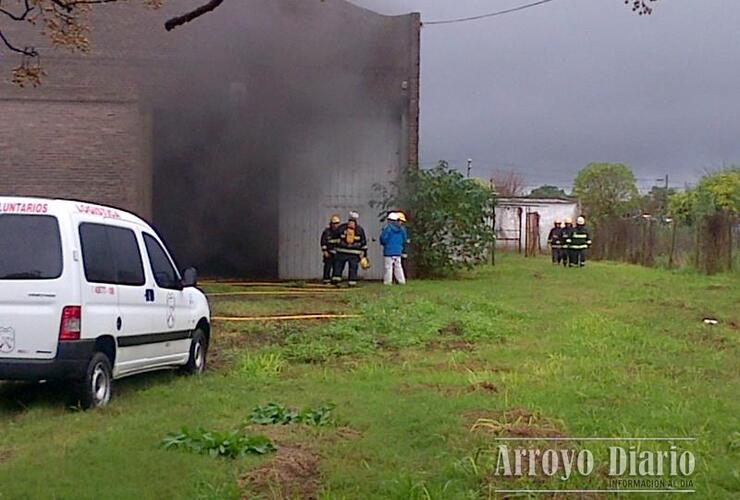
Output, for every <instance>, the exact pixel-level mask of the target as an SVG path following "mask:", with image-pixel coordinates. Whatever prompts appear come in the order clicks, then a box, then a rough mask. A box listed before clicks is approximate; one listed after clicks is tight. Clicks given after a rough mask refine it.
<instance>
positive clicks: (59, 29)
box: [0, 0, 658, 86]
mask: <svg viewBox="0 0 740 500" xmlns="http://www.w3.org/2000/svg"><path fill="white" fill-rule="evenodd" d="M125 1H127V0H0V45H4V46H5V48H6V49H7V50H8V51H10V52H13V53H16V54H20V56H21V62H20V64H19V65H18V66H17V67H16V68H15V69H14V70H13V82H14V83H16V84H17V85H21V86H22V85H25V84H33V85H38V84H40V82H41V77H42V76H43V75H44V70H43V68H42V67H41V66H40V64H39V53H38V51H37V50H36V48H34V47H31V46H28V45H27V44H23V43H21V42H18V41H13V40H10V38H9V37H8V36H7V35H6V33H4V32H3V29H2V28H3V25H2V21H5V22H18V23H29V24H30V25H31V26H33V27H40V29H41V30H42V31H43V32H44V34H46V35H47V36H48V37H49V39H50V40H51V42H52V44H53V45H54V46H59V47H67V48H70V49H72V50H79V51H82V52H86V51H87V50H88V49H89V46H90V41H89V39H88V38H87V35H88V33H89V32H90V19H89V14H90V12H91V9H93V8H101V7H102V6H104V5H106V4H111V3H116V2H125ZM140 1H141V2H142V3H143V4H144V5H147V6H149V7H153V8H158V7H160V6H161V5H162V4H163V3H164V2H165V1H166V0H140ZM202 1H203V3H202V4H201V5H200V6H199V7H197V8H195V9H193V10H191V11H188V12H186V13H184V14H182V15H179V16H175V17H173V18H171V19H169V20H168V21H167V22H166V23H165V24H164V28H165V29H166V30H167V31H171V30H173V29H175V28H177V27H178V26H182V25H183V24H186V23H189V22H190V21H193V20H195V19H197V18H199V17H201V16H203V15H205V14H207V13H209V12H211V11H213V10H215V9H217V8H218V7H219V6H220V5H221V4H223V3H224V0H202ZM231 1H238V2H243V1H246V0H231ZM304 1H308V0H304ZM314 1H319V2H323V1H325V0H314ZM657 1H658V0H624V3H625V4H628V5H629V4H630V3H631V4H632V11H633V12H636V13H638V14H639V15H649V14H652V12H653V8H652V7H651V4H652V3H654V2H657ZM37 29H38V28H37Z"/></svg>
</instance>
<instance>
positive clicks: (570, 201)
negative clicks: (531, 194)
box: [498, 196, 578, 207]
mask: <svg viewBox="0 0 740 500" xmlns="http://www.w3.org/2000/svg"><path fill="white" fill-rule="evenodd" d="M577 204H578V200H577V199H575V198H528V197H524V196H522V197H509V198H499V199H498V205H499V206H517V207H521V206H532V205H577Z"/></svg>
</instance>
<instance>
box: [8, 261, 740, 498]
mask: <svg viewBox="0 0 740 500" xmlns="http://www.w3.org/2000/svg"><path fill="white" fill-rule="evenodd" d="M217 288H218V290H219V291H228V289H229V287H228V286H226V285H220V284H219V285H218V287H217ZM233 288H237V287H233ZM238 289H239V290H244V289H245V288H243V287H239V288H238ZM250 290H251V288H250ZM738 304H740V276H739V275H738V274H730V275H720V276H713V277H706V276H701V275H698V274H694V273H690V272H668V271H664V270H655V269H645V268H641V267H637V266H628V265H621V264H611V263H589V266H588V267H587V268H585V269H573V270H566V269H561V268H553V267H551V266H550V264H549V263H548V262H547V261H546V260H544V259H530V260H525V259H520V258H517V257H514V256H503V258H502V259H501V260H500V263H499V265H498V266H497V267H496V268H490V267H487V268H481V269H479V270H477V271H475V272H473V273H470V274H468V275H466V276H465V277H464V278H463V279H459V280H456V281H425V282H413V281H412V282H410V283H409V284H408V285H407V286H406V287H394V288H390V289H387V288H383V287H381V286H380V285H376V284H371V285H365V286H364V287H363V288H361V289H360V290H357V291H353V292H350V293H347V294H342V295H341V296H340V297H334V298H331V299H329V298H328V297H324V296H320V297H301V298H284V299H280V298H276V297H270V298H269V299H263V298H254V297H247V298H239V299H228V300H221V299H220V300H217V301H214V303H213V308H214V313H215V314H216V313H217V314H237V315H242V314H282V313H286V312H289V313H295V312H325V311H331V312H361V313H362V315H363V317H362V318H358V319H350V320H343V321H337V322H309V323H285V324H276V323H270V324H252V323H241V324H236V323H219V324H217V325H215V329H214V353H213V354H215V355H216V356H215V358H214V360H215V361H216V363H215V364H216V367H215V368H214V370H212V371H211V372H210V373H209V374H208V375H206V376H204V377H201V378H187V377H180V376H176V375H174V374H170V373H158V374H152V375H145V376H140V377H134V378H131V379H124V380H121V381H119V382H118V383H117V385H116V387H115V389H116V393H115V399H114V400H113V403H112V405H111V406H110V407H108V408H105V409H103V410H102V411H92V412H79V411H75V410H74V409H70V408H68V407H66V406H65V397H64V394H63V391H62V390H61V389H62V388H60V387H58V386H54V385H48V384H44V385H24V384H12V385H5V386H0V429H1V431H0V485H1V486H0V498H70V499H71V498H75V499H77V498H101V497H103V498H131V497H137V498H140V499H145V498H239V496H240V495H248V490H249V489H250V488H252V486H250V484H248V482H247V481H245V480H244V479H242V480H240V478H245V477H247V475H248V474H249V472H250V471H253V470H255V469H258V468H260V469H259V470H260V471H261V470H262V469H261V468H264V467H268V468H269V467H271V466H274V467H276V468H278V469H279V468H280V467H282V466H283V465H284V464H285V463H288V461H286V460H285V457H290V456H291V453H293V454H296V455H295V457H298V458H295V460H298V459H300V460H306V458H305V457H306V456H307V455H306V454H307V453H308V452H310V453H311V455H308V456H311V457H314V459H315V461H316V464H314V465H315V466H316V470H315V471H313V475H314V476H316V477H315V478H314V479H315V481H314V482H315V483H317V484H318V487H317V488H318V494H319V496H320V497H321V498H383V499H385V498H398V499H407V498H420V499H421V498H434V499H438V498H439V499H442V498H444V499H447V498H453V499H456V498H487V497H488V496H493V493H492V489H494V488H496V487H504V486H505V487H514V486H515V487H521V486H522V485H533V484H534V485H536V486H537V487H543V486H547V485H550V486H553V487H563V484H562V483H561V482H559V481H558V480H556V479H555V480H549V481H547V482H542V483H527V482H504V481H501V480H500V479H499V480H495V479H492V478H491V475H490V468H489V467H487V465H490V464H487V463H486V460H485V459H483V458H481V457H480V456H478V457H477V459H476V452H477V451H478V450H480V449H481V448H486V447H489V446H490V445H491V443H492V442H493V438H494V437H495V435H494V434H491V433H490V432H489V431H490V429H489V431H486V428H485V426H481V430H479V431H471V427H472V426H473V425H474V424H475V423H476V421H477V419H479V418H485V419H487V420H486V421H488V422H494V423H495V424H491V425H490V427H491V428H495V429H499V430H500V429H504V430H503V432H509V431H511V429H512V427H511V426H513V425H520V424H521V422H519V424H517V422H518V421H517V420H516V418H515V416H514V417H513V416H512V415H517V414H518V413H517V412H520V413H522V412H523V413H524V414H527V415H530V417H528V418H529V421H528V422H527V425H529V426H530V427H531V429H530V430H534V431H537V430H538V429H539V430H541V429H545V430H550V429H555V430H557V432H560V433H562V434H563V435H569V436H598V437H662V436H675V437H682V436H683V437H696V438H697V441H696V442H695V443H692V444H690V445H684V446H685V447H686V448H687V449H690V450H692V451H693V452H695V453H696V455H697V469H696V472H695V474H694V476H693V479H694V486H695V488H696V489H697V495H698V496H699V497H701V498H733V497H734V498H736V497H738V496H739V495H740V474H739V473H738V463H740V435H739V434H738V431H740V428H739V427H738V415H740V404H738V400H739V399H740V398H738V395H739V394H740V377H739V372H740V361H739V360H740V358H739V357H738V353H739V349H738V347H739V345H738V344H739V341H738V335H739V332H740V330H739V328H740V308H739V307H738ZM704 317H713V318H716V319H718V320H719V322H720V323H719V324H718V325H717V326H707V325H704V324H703V322H702V319H703V318H704ZM266 402H275V403H278V404H281V405H285V406H286V407H289V408H315V407H320V406H321V405H324V404H327V403H331V404H332V405H334V406H333V408H334V409H333V411H332V417H333V418H334V419H335V420H336V421H335V423H334V424H333V425H330V426H322V427H314V426H305V425H277V426H275V425H272V426H258V425H250V424H249V416H250V414H251V412H252V411H253V409H254V408H255V407H256V406H258V405H263V404H265V403H266ZM512 410H514V411H513V412H512ZM183 426H186V427H188V428H191V429H196V428H198V427H202V428H206V429H215V430H219V431H223V432H226V431H232V430H235V429H241V430H243V431H244V432H245V433H247V434H250V435H253V434H265V435H267V436H268V437H269V438H270V439H271V440H272V441H273V442H274V443H275V445H276V446H277V447H278V451H277V452H276V453H273V454H269V455H266V456H244V457H239V458H235V459H224V458H212V457H209V456H203V455H199V454H195V453H188V452H186V451H182V450H165V449H163V448H162V447H161V446H160V443H161V441H162V439H163V437H164V436H166V435H168V434H169V433H172V432H178V431H179V430H180V429H181V428H182V427H183ZM501 426H503V427H501ZM507 429H508V430H507ZM581 446H583V444H581ZM644 446H645V447H655V446H657V445H655V443H647V444H645V445H644ZM590 448H591V449H593V450H594V453H595V454H596V455H597V456H598V455H599V453H598V452H599V451H600V450H601V448H600V447H599V445H595V446H592V447H590ZM601 451H603V450H601ZM281 457H282V458H281ZM301 457H303V458H301ZM271 464H272V465H271ZM281 464H283V465H281ZM287 470H288V471H290V469H289V468H288V469H287ZM306 470H311V471H312V470H313V469H312V468H311V467H306ZM284 472H285V471H284ZM277 483H279V481H278V482H277ZM295 484H299V485H302V487H303V488H309V487H312V488H313V486H310V485H311V484H312V481H308V480H306V478H305V477H299V478H298V479H297V480H296V481H295ZM295 484H293V486H295ZM599 486H601V487H603V486H604V476H603V474H597V473H594V475H593V476H591V477H589V478H572V479H571V480H570V481H569V482H568V483H567V487H568V488H580V487H599ZM257 489H259V492H260V493H262V494H263V495H264V496H265V497H266V498H274V497H281V496H282V497H292V496H296V492H295V491H293V490H291V489H290V487H288V486H285V485H280V484H276V485H274V487H270V488H264V487H259V485H258V487H257ZM300 491H301V490H300V487H299V489H298V493H300ZM303 491H304V492H305V491H307V490H303Z"/></svg>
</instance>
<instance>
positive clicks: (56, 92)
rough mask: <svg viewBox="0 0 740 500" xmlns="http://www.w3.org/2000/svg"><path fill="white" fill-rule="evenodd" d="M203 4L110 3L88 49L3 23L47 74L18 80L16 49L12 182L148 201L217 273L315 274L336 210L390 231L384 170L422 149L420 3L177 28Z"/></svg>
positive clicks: (197, 261)
mask: <svg viewBox="0 0 740 500" xmlns="http://www.w3.org/2000/svg"><path fill="white" fill-rule="evenodd" d="M198 3H199V2H198V1H195V0H183V1H180V2H177V3H176V6H173V4H175V2H168V3H167V4H168V6H167V7H166V8H165V9H162V10H156V11H149V10H147V9H146V8H143V7H141V6H140V5H136V4H133V3H131V4H129V3H125V4H121V5H118V4H111V5H107V6H104V7H101V8H97V9H96V14H95V18H94V22H93V27H94V28H93V32H92V34H91V38H92V40H93V43H94V46H93V49H92V51H91V53H90V54H87V55H84V56H80V55H76V54H71V53H69V52H65V51H58V50H53V49H50V48H46V47H44V45H48V42H47V41H46V40H45V39H43V38H40V37H38V36H35V35H34V34H33V31H29V30H28V29H27V28H24V27H22V26H7V27H6V26H3V29H4V31H5V32H6V33H9V34H10V35H11V36H13V37H16V38H21V39H22V40H21V41H22V44H24V45H28V44H31V43H35V44H36V45H37V46H39V47H40V48H42V49H43V50H42V54H43V61H42V62H43V64H44V67H45V69H46V71H47V73H48V76H47V77H46V78H45V81H44V84H43V85H42V86H41V87H39V88H36V89H19V88H16V87H14V86H12V85H10V84H9V83H8V82H7V80H9V76H10V70H11V67H12V66H13V65H14V64H16V63H17V60H14V59H13V57H12V56H10V57H8V56H6V54H3V57H1V58H0V78H2V80H3V81H2V82H0V116H1V117H2V120H0V171H1V173H2V175H0V194H2V195H36V196H48V197H63V198H76V199H85V200H91V201H97V202H100V203H104V204H109V205H114V206H119V207H122V208H125V209H128V210H132V211H134V212H137V213H139V214H141V215H142V216H144V217H145V218H148V219H150V220H152V221H153V222H154V224H155V225H156V226H157V228H158V229H159V231H160V232H161V233H162V234H163V236H164V237H165V238H166V239H167V240H168V241H169V242H171V245H172V246H173V248H174V252H175V254H176V258H177V259H178V260H179V261H180V264H181V265H185V264H194V265H196V266H197V267H199V268H200V269H201V270H202V271H204V272H207V273H212V274H220V275H243V276H248V275H249V276H256V277H282V278H310V277H316V276H317V275H318V274H319V267H320V252H319V248H318V243H317V239H318V234H319V233H320V230H321V228H322V226H323V224H324V223H325V219H326V218H327V217H328V215H329V214H331V213H332V212H335V211H337V212H340V213H342V215H344V214H345V213H346V212H347V211H348V210H349V209H358V210H360V211H361V213H362V220H361V222H362V223H363V224H364V225H365V227H366V230H367V231H368V234H369V235H370V236H373V235H375V233H376V232H377V231H378V229H379V221H378V220H377V217H376V213H375V212H376V211H375V210H372V209H371V208H370V207H369V205H368V203H369V201H370V200H371V199H372V198H373V189H372V186H373V184H374V183H376V182H381V183H383V182H388V181H389V180H391V179H392V178H393V177H394V176H395V175H397V173H398V172H399V170H400V169H401V168H403V167H405V166H406V165H415V164H416V163H417V159H418V114H419V33H420V20H419V16H418V15H417V14H411V15H407V16H397V17H386V16H381V15H379V14H376V13H374V12H370V11H368V10H365V9H362V8H359V7H357V6H354V5H352V4H350V3H348V2H346V1H345V0H326V1H323V2H320V1H318V0H317V1H315V2H314V1H307V0H252V1H250V2H225V3H224V4H223V5H222V6H221V7H219V8H218V9H217V10H215V11H214V12H212V13H210V14H208V15H206V16H204V17H202V18H200V19H198V20H196V21H195V22H193V23H190V24H188V25H186V26H183V27H181V28H179V29H177V30H175V31H173V32H171V33H166V32H165V31H164V29H163V28H162V24H163V22H164V20H165V19H167V18H168V17H170V16H171V15H172V14H177V13H181V12H184V11H186V10H187V9H188V7H191V6H192V5H195V4H198ZM373 258H374V259H373ZM371 260H375V261H376V263H377V264H379V260H380V253H379V249H377V248H373V249H372V251H371ZM379 268H380V266H379V265H376V266H375V268H374V270H373V271H372V273H371V276H373V277H377V276H378V273H379V272H380V269H379Z"/></svg>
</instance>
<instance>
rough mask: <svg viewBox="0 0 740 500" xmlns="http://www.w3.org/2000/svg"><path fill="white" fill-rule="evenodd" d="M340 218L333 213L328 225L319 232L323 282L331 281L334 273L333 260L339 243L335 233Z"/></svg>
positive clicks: (340, 220)
mask: <svg viewBox="0 0 740 500" xmlns="http://www.w3.org/2000/svg"><path fill="white" fill-rule="evenodd" d="M341 222H342V219H340V218H339V215H337V214H334V215H332V216H331V218H330V219H329V226H328V227H326V228H325V229H324V231H323V232H322V233H321V256H322V259H323V261H324V283H325V284H329V283H331V276H332V274H333V273H334V260H335V258H336V253H337V252H336V246H337V243H339V239H338V236H337V235H336V234H335V233H336V232H337V228H338V227H339V224H340V223H341Z"/></svg>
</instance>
